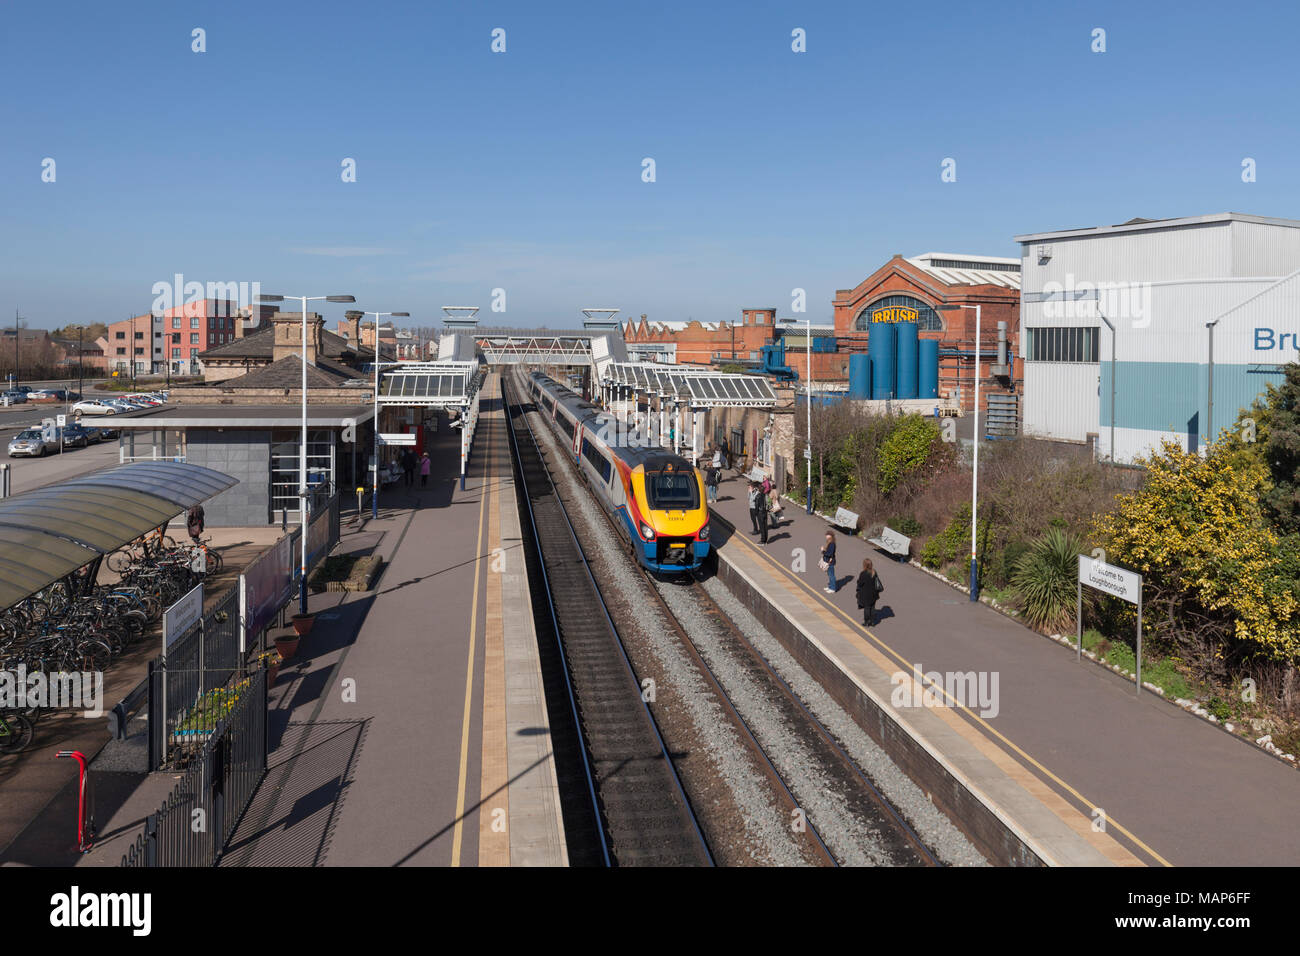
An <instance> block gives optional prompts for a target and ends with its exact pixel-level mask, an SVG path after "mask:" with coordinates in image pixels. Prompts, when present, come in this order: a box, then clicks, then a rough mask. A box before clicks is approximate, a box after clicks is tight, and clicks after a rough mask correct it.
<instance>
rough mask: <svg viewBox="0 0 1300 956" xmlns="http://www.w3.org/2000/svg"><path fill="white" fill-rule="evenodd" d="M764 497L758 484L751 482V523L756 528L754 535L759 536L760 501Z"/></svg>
mask: <svg viewBox="0 0 1300 956" xmlns="http://www.w3.org/2000/svg"><path fill="white" fill-rule="evenodd" d="M762 495H763V493H762V492H761V491H760V490H759V487H758V483H757V482H754V481H751V482H750V483H749V522H750V524H752V525H753V526H754V531H753V533H754V534H758V500H759V498H761V497H762Z"/></svg>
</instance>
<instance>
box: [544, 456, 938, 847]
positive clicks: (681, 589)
mask: <svg viewBox="0 0 1300 956" xmlns="http://www.w3.org/2000/svg"><path fill="white" fill-rule="evenodd" d="M578 478H579V476H578V474H577V471H576V469H573V468H566V474H565V476H564V478H563V480H564V481H575V480H576V479H578ZM584 487H585V486H584ZM582 493H585V491H584V492H582ZM596 510H597V511H598V512H599V513H600V514H601V516H602V518H603V522H602V525H601V527H602V530H603V531H604V532H607V533H608V534H609V535H610V536H611V537H612V538H614V537H616V536H617V535H618V531H617V529H616V528H615V525H614V523H613V521H612V519H610V518H609V516H608V515H606V514H605V513H604V511H603V509H596ZM570 528H571V526H570ZM636 567H637V573H638V575H639V576H640V577H641V578H642V579H643V580H644V582H645V583H646V585H647V587H646V592H647V594H649V595H651V596H652V599H653V601H654V602H655V603H656V605H657V606H658V610H659V611H660V615H661V617H662V619H663V620H664V621H666V622H668V623H669V626H670V627H671V628H672V633H673V636H674V637H675V638H676V640H677V642H678V643H679V644H680V646H681V647H682V648H683V649H684V650H685V651H686V653H687V655H688V656H689V658H690V659H691V661H692V662H693V664H694V666H695V667H696V669H697V670H698V671H699V673H700V674H701V675H702V676H703V677H704V680H705V682H706V684H707V686H708V688H709V690H710V691H711V692H712V694H713V696H714V697H715V698H716V701H717V703H718V704H719V706H720V707H721V709H722V710H723V712H724V714H725V717H726V719H727V720H728V721H729V722H731V723H732V724H733V725H734V726H735V727H736V728H737V729H738V731H739V736H740V739H741V740H743V741H744V742H745V744H746V746H747V747H748V748H749V749H750V750H751V751H752V754H753V757H754V761H753V762H754V764H755V765H756V766H758V767H759V768H761V770H762V772H763V773H764V775H765V776H766V778H767V781H768V784H769V789H770V790H771V791H772V792H773V793H774V794H776V795H777V799H778V800H779V801H780V802H781V803H782V804H783V805H784V811H785V813H786V814H788V817H787V819H790V820H791V826H792V829H794V830H795V831H796V832H798V833H800V834H801V835H802V838H803V840H804V841H805V843H806V845H807V852H806V853H805V859H807V860H808V862H811V863H816V864H821V865H840V864H855V865H893V866H937V865H941V864H940V863H939V861H938V860H937V859H936V857H935V855H934V854H933V853H932V852H931V850H930V849H929V848H928V847H927V846H926V845H925V843H924V842H923V841H922V840H921V838H920V837H919V836H918V835H917V834H916V832H915V831H914V830H913V829H912V827H911V826H910V825H909V824H908V823H907V821H906V820H904V819H903V818H902V816H901V815H900V814H899V813H898V812H897V810H896V809H895V808H894V807H893V806H892V804H891V803H890V802H889V801H888V800H887V799H886V798H885V797H884V796H883V795H882V794H881V793H880V791H879V789H878V788H877V787H876V786H875V784H874V783H873V782H872V781H871V780H870V778H869V777H867V776H866V774H864V773H863V772H862V770H861V768H860V767H859V766H858V765H857V763H856V762H855V761H854V760H853V758H852V757H850V756H849V754H848V753H847V752H846V751H845V749H844V748H843V747H842V746H841V744H840V742H839V741H838V740H837V739H836V738H835V735H834V734H833V733H831V732H830V730H828V729H827V727H826V726H825V725H824V724H823V723H822V722H821V721H820V720H819V719H818V718H817V716H816V715H815V714H813V713H812V712H811V711H810V710H809V709H808V707H807V706H805V705H804V703H803V701H802V700H801V699H800V698H799V696H798V695H797V694H796V693H795V692H794V690H793V689H792V688H791V687H790V686H789V684H787V682H786V681H785V679H783V678H782V677H781V676H780V674H778V673H777V671H776V670H775V669H774V668H773V667H772V665H771V663H770V662H769V661H768V660H767V659H766V657H765V656H764V655H763V654H762V653H761V652H760V651H759V650H758V649H757V648H756V647H755V646H754V645H753V643H752V642H751V641H750V640H749V639H748V638H747V637H746V636H745V635H744V634H743V633H742V632H741V630H740V629H739V628H738V627H737V626H736V625H735V624H734V623H733V622H732V620H731V618H730V617H729V616H728V615H727V614H726V613H725V612H724V611H723V610H722V609H721V608H720V607H719V606H718V604H717V602H716V601H715V600H714V599H713V598H712V597H711V596H710V595H709V593H708V590H707V589H706V586H705V585H704V583H703V582H702V581H701V580H699V579H696V578H691V579H690V583H689V584H685V585H683V584H679V583H673V582H666V581H663V580H660V579H657V578H656V577H655V576H653V575H651V574H650V573H649V572H647V571H646V570H645V569H644V568H642V567H641V566H640V565H639V564H637V565H636ZM669 597H671V598H672V600H669V599H668V598H669ZM684 602H685V603H684ZM683 618H686V619H687V621H689V625H690V626H688V623H687V621H684V620H683ZM692 631H694V632H695V633H694V634H692ZM711 662H713V663H711ZM719 662H720V663H721V664H722V667H721V668H720V669H719V668H718V667H717V664H718V663H719ZM724 674H725V676H724ZM737 690H739V691H741V692H740V693H736V691H737ZM738 699H740V700H743V701H744V703H743V704H738V702H737V700H738ZM756 705H757V706H756ZM751 723H752V724H753V726H751ZM765 738H766V739H765ZM807 771H812V772H811V773H810V772H807ZM823 826H825V828H826V829H827V834H826V835H824V834H823V833H822V828H823ZM705 832H706V833H708V832H709V827H707V826H706V827H705Z"/></svg>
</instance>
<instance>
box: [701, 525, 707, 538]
mask: <svg viewBox="0 0 1300 956" xmlns="http://www.w3.org/2000/svg"><path fill="white" fill-rule="evenodd" d="M700 540H701V541H708V540H709V526H708V525H705V526H704V527H703V528H701V529H700Z"/></svg>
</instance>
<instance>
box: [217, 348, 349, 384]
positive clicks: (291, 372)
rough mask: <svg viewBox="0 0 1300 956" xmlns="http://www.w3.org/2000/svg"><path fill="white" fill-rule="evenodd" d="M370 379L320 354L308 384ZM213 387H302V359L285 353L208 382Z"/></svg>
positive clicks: (310, 372)
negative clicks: (275, 359)
mask: <svg viewBox="0 0 1300 956" xmlns="http://www.w3.org/2000/svg"><path fill="white" fill-rule="evenodd" d="M355 381H360V382H369V381H370V376H369V375H367V374H366V373H365V372H358V371H357V370H356V369H354V368H349V367H348V366H346V365H341V364H340V363H338V362H335V361H332V360H330V359H327V358H320V357H317V359H316V364H315V365H309V366H307V388H308V390H310V389H313V388H341V387H343V386H344V385H346V384H347V383H348V382H355ZM207 387H210V388H223V389H224V388H301V387H302V360H301V359H300V358H299V357H298V356H297V355H286V356H285V357H284V358H282V359H280V361H278V362H272V363H271V364H270V365H263V366H262V367H261V368H255V369H252V370H251V371H250V372H249V373H248V374H247V375H240V376H239V377H238V378H228V379H226V380H225V381H223V382H217V383H216V384H215V385H212V386H207Z"/></svg>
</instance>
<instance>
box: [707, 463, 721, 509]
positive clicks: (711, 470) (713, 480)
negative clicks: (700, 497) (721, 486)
mask: <svg viewBox="0 0 1300 956" xmlns="http://www.w3.org/2000/svg"><path fill="white" fill-rule="evenodd" d="M721 474H722V472H721V471H720V470H719V468H718V466H717V465H716V464H710V465H709V466H708V468H707V469H706V470H705V472H704V490H705V491H706V492H707V493H708V496H709V504H711V505H713V504H717V503H718V478H719V476H720V475H721Z"/></svg>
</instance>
